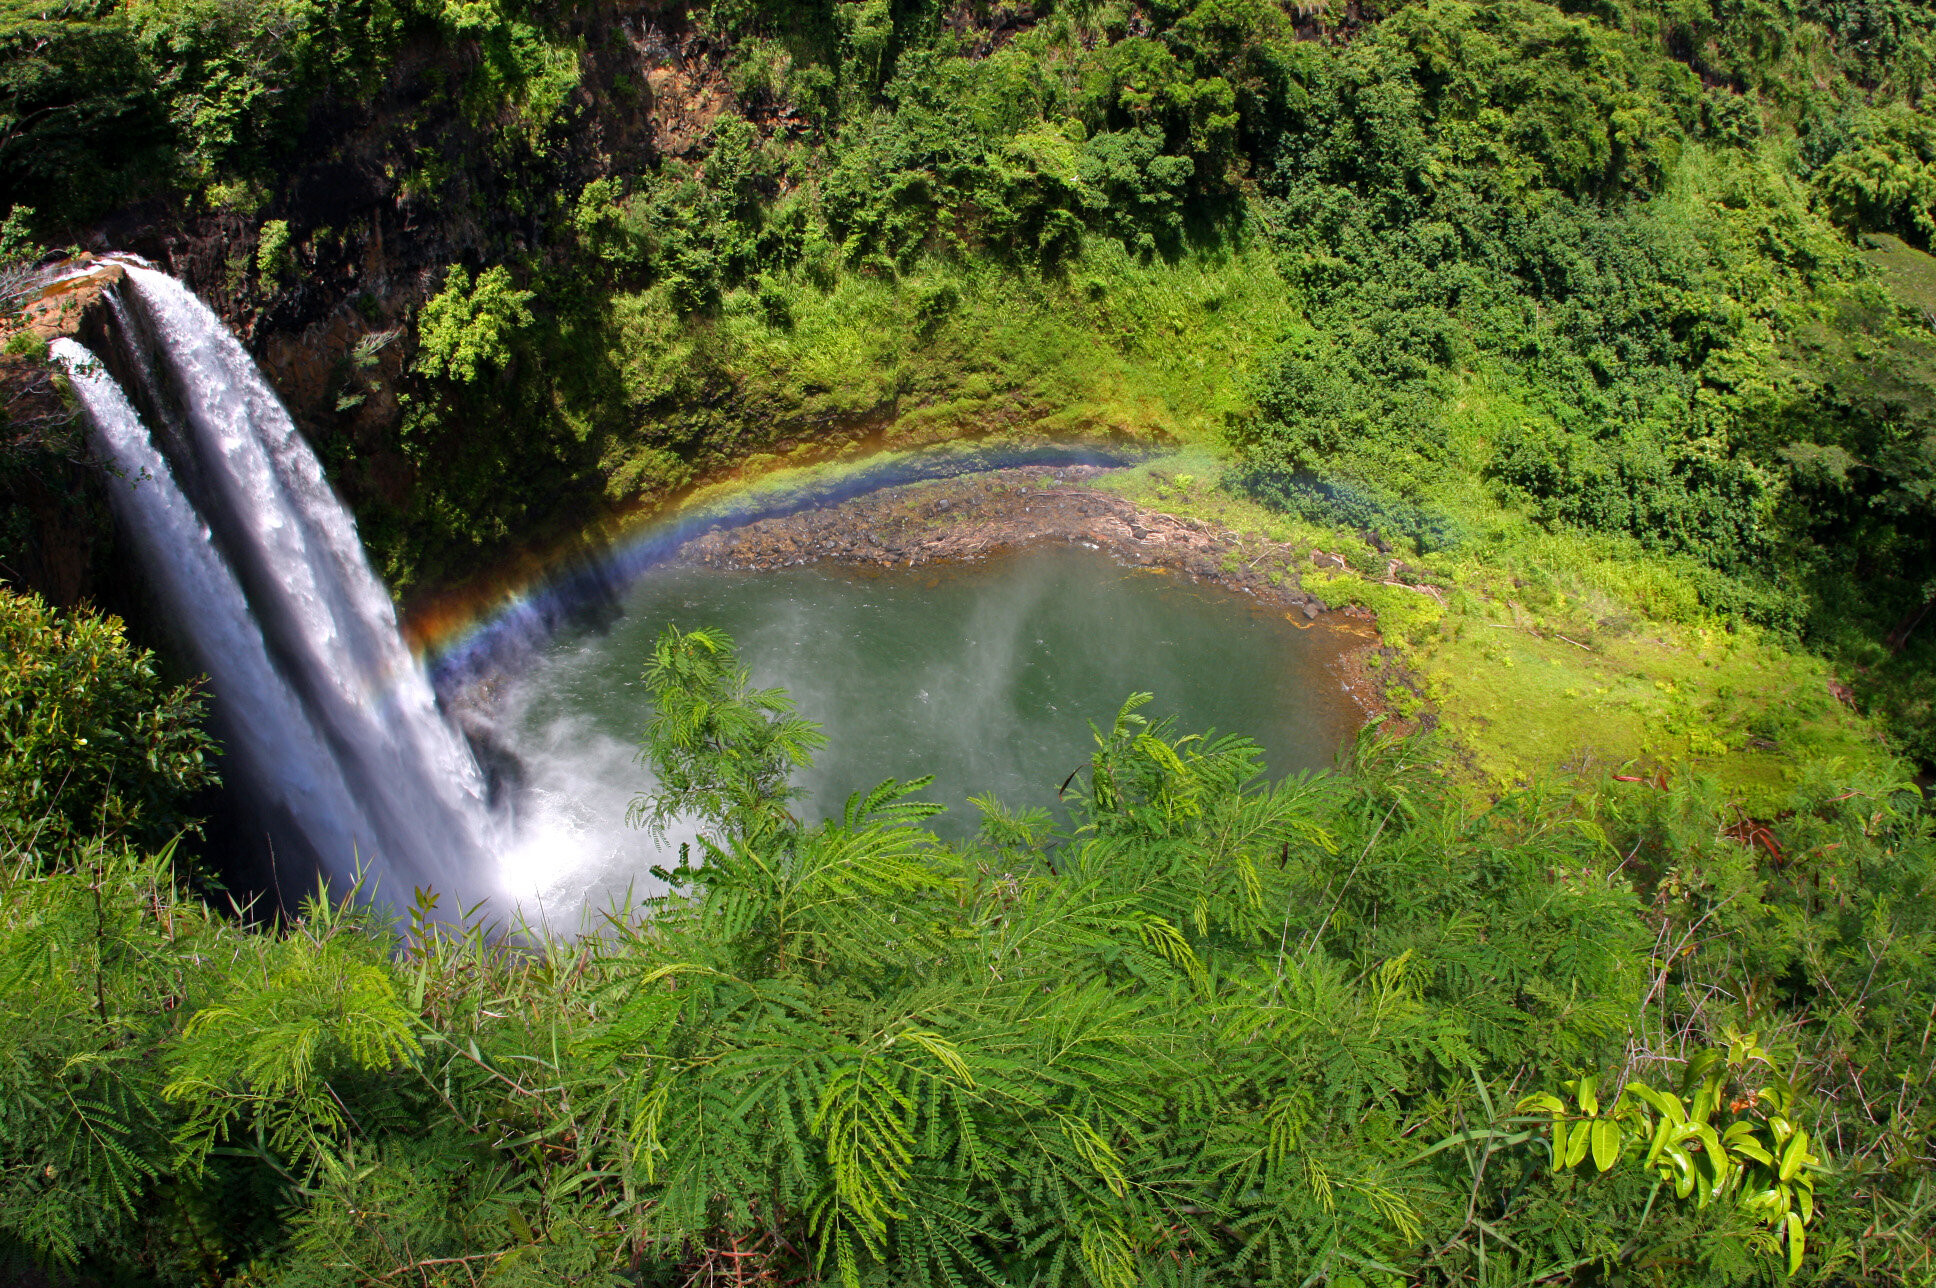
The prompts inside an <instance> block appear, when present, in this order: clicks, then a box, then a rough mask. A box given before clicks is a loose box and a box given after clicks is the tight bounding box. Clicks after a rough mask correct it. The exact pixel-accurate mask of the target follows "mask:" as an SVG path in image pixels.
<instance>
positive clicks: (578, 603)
mask: <svg viewBox="0 0 1936 1288" xmlns="http://www.w3.org/2000/svg"><path fill="white" fill-rule="evenodd" d="M1146 455H1147V452H1146V451H1144V450H1139V449H1136V448H1134V447H1113V446H1097V445H1093V444H1070V443H1055V442H1041V441H1037V442H1014V441H1010V440H1000V441H994V440H986V439H984V440H978V441H970V442H957V443H950V444H944V445H940V446H934V447H926V448H920V449H914V450H904V451H881V452H877V453H874V454H872V455H869V456H865V457H862V458H859V459H856V460H846V461H834V462H828V463H825V464H821V465H816V466H807V467H803V468H798V469H789V470H780V471H775V472H772V473H769V474H764V475H761V476H759V477H757V478H753V479H750V480H744V481H737V482H733V483H728V484H721V485H716V486H714V487H712V488H709V489H706V490H705V491H703V492H701V493H700V494H698V495H696V496H694V497H693V498H691V499H689V500H688V501H687V502H685V503H684V504H682V505H679V506H678V507H676V508H675V509H673V510H671V511H670V512H665V511H660V512H654V513H651V514H646V515H641V516H638V517H636V518H633V519H630V520H625V521H620V522H617V523H615V524H614V525H613V526H612V527H611V528H610V530H609V531H606V532H594V533H591V534H587V535H586V536H584V537H582V538H580V539H579V540H577V541H574V542H571V543H568V544H566V545H563V546H560V547H558V548H556V549H554V550H552V551H551V552H549V553H548V554H546V555H544V556H541V557H537V558H530V559H527V560H525V561H524V562H523V563H522V564H521V565H520V566H519V567H518V568H517V569H516V570H515V571H514V572H510V573H507V574H505V575H502V576H500V577H498V578H496V579H494V580H487V581H485V582H483V583H481V584H480V585H479V586H477V587H475V588H472V589H470V590H467V591H464V592H461V593H456V594H451V595H447V596H444V597H441V598H439V599H436V600H434V601H432V602H430V603H427V604H425V605H422V606H420V607H417V608H415V609H413V610H412V611H411V613H410V614H409V617H408V619H407V620H406V622H405V623H404V630H405V634H406V636H407V638H408V639H409V640H410V643H411V646H412V647H413V648H414V649H415V650H416V651H417V652H418V654H419V656H421V657H422V659H423V661H424V663H425V665H426V666H427V667H428V668H429V671H430V674H431V677H432V680H433V682H434V683H435V684H436V686H437V688H438V690H439V691H440V692H443V693H451V692H456V691H461V690H463V689H465V688H467V687H468V686H471V685H473V684H476V683H477V682H479V681H481V680H484V679H486V678H488V677H491V676H493V675H497V674H503V673H505V672H508V671H513V670H516V669H518V668H519V667H520V666H521V665H522V664H523V662H524V660H525V659H527V658H529V657H531V656H532V655H533V654H534V653H535V652H536V650H538V649H539V648H541V647H542V646H543V644H544V643H545V642H546V641H547V640H549V639H551V638H552V636H553V635H555V634H556V633H557V631H558V630H560V629H561V628H563V627H565V626H568V625H570V624H572V623H576V622H584V621H587V620H596V619H597V617H598V616H600V615H601V614H608V613H613V612H616V611H617V610H616V605H617V603H618V599H619V596H620V595H621V594H622V593H623V592H624V590H625V588H626V587H627V586H629V585H631V584H632V583H633V582H634V581H636V580H637V579H638V578H639V577H640V576H642V575H643V574H645V573H646V572H648V571H650V570H651V569H652V568H654V567H657V566H659V565H661V564H664V563H665V562H667V561H668V560H670V559H671V558H672V557H673V556H674V555H675V554H677V552H678V551H679V549H680V548H681V547H682V546H684V545H686V544H687V543H688V542H690V541H693V540H695V539H696V538H698V537H701V536H704V535H705V534H706V533H708V532H713V531H718V530H722V529H732V528H739V527H745V526H747V525H748V524H752V523H756V522H758V521H760V520H762V519H771V518H783V517H786V516H788V515H793V514H799V513H801V512H802V511H806V510H813V509H819V508H822V507H825V506H830V505H837V504H839V503H840V502H842V501H847V500H851V499H853V498H855V497H859V496H863V495H866V494H867V493H870V492H877V491H880V490H882V489H884V488H890V487H899V486H902V485H905V484H909V483H919V482H925V481H929V480H934V479H946V478H957V477H961V476H963V475H969V474H978V473H986V472H988V471H990V470H998V469H1012V468H1017V467H1022V466H1036V467H1043V468H1064V467H1068V466H1075V465H1102V466H1117V465H1127V464H1131V463H1134V462H1135V461H1137V460H1140V459H1142V458H1143V457H1144V456H1146Z"/></svg>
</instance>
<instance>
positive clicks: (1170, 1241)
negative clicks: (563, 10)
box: [0, 599, 1936, 1288]
mask: <svg viewBox="0 0 1936 1288" xmlns="http://www.w3.org/2000/svg"><path fill="white" fill-rule="evenodd" d="M7 608H8V611H9V613H10V614H15V615H18V616H19V617H21V618H22V620H25V621H28V622H33V621H35V620H38V617H39V615H40V614H41V613H42V610H41V609H40V608H39V607H38V606H37V605H35V604H33V603H31V602H27V601H16V600H12V599H9V600H8V601H7ZM75 629H76V630H77V631H78V632H80V633H86V632H96V633H99V634H100V635H101V636H102V637H103V638H106V637H111V636H112V635H113V634H114V633H115V631H116V629H117V628H116V627H115V626H114V625H113V624H112V623H104V622H100V621H88V622H85V623H81V624H76V626H75ZM100 655H101V656H103V657H104V658H109V657H110V656H111V657H112V660H111V661H110V662H108V663H105V665H107V666H108V668H109V669H110V670H111V671H112V672H113V674H114V676H115V677H116V678H117V679H118V680H119V681H120V682H122V686H123V687H118V688H117V689H116V692H117V693H119V694H121V695H123V696H122V697H121V699H120V701H119V703H118V704H117V708H118V712H119V715H120V717H121V718H122V719H124V720H126V721H127V722H128V723H129V725H130V727H143V726H144V725H145V722H147V721H149V720H150V719H151V718H152V717H154V716H155V715H156V714H157V713H173V712H175V711H177V710H179V709H180V707H181V705H182V704H183V703H186V702H188V701H190V699H189V698H188V697H187V696H186V695H185V694H183V693H181V692H176V693H172V694H164V695H159V696H157V695H155V694H153V693H147V692H143V693H141V694H139V695H138V696H137V695H136V694H135V693H134V692H133V691H132V690H130V689H128V688H127V687H125V685H127V684H135V683H137V682H139V681H140V680H141V678H142V677H143V676H144V675H145V669H144V668H145V661H144V659H143V658H141V657H140V656H139V655H137V654H133V653H131V652H129V651H127V650H126V649H125V647H123V648H121V649H120V650H119V651H118V653H117V652H116V651H115V650H114V649H113V648H112V647H107V648H105V649H104V650H103V651H102V652H101V654H100ZM644 680H645V682H646V683H648V684H649V685H650V686H651V687H652V690H653V692H654V693H655V694H656V695H657V714H656V716H655V718H654V720H653V722H652V723H651V725H650V727H649V728H647V729H646V730H644V731H642V732H643V742H642V754H643V759H644V762H645V765H646V767H647V768H648V769H650V770H651V771H653V772H654V773H655V774H656V775H657V776H658V777H659V778H660V779H661V780H662V781H664V782H666V783H668V784H671V785H672V791H671V795H670V796H669V797H667V798H663V799H659V800H653V799H650V798H648V799H646V800H642V801H641V809H640V815H641V817H642V818H643V819H645V820H647V821H651V822H653V823H654V825H655V826H657V827H659V828H661V829H664V828H666V827H668V826H669V827H671V828H672V829H673V830H672V831H671V832H670V833H669V834H670V835H672V836H674V837H680V836H682V835H685V834H684V833H682V832H681V831H680V829H679V827H678V825H677V823H676V822H675V821H673V820H672V819H671V817H670V811H671V810H673V809H678V810H682V811H687V813H686V817H688V818H700V819H703V820H704V821H705V822H704V827H703V830H702V832H701V833H700V834H699V835H697V836H690V837H689V838H688V843H687V847H686V849H685V850H684V851H682V853H683V854H685V855H686V858H685V859H684V861H682V862H681V864H680V865H679V866H678V868H677V869H676V870H675V871H672V872H667V873H664V874H663V875H664V876H665V877H666V878H667V879H668V880H669V881H670V882H671V885H670V887H669V890H668V893H666V894H664V895H663V896H661V897H657V898H654V899H650V900H646V901H645V902H644V903H642V904H640V905H638V906H636V907H631V908H617V909H613V910H611V913H610V918H609V921H608V923H607V924H606V925H605V926H604V927H603V929H602V931H601V933H599V934H597V935H594V936H590V937H586V938H580V939H564V938H554V937H547V936H542V935H537V934H532V933H527V934H526V935H525V936H523V937H522V938H513V939H505V938H502V937H500V936H499V935H498V934H496V933H494V932H492V931H491V930H487V929H486V921H487V919H488V918H489V917H490V916H491V915H492V914H491V912H490V911H489V910H483V911H481V912H478V913H475V914H473V915H470V916H468V917H462V918H459V917H454V916H450V915H447V914H448V911H449V910H443V911H444V912H445V914H446V915H443V916H441V917H440V916H439V911H440V910H438V909H437V908H436V907H435V902H436V900H435V896H434V895H432V894H431V893H429V892H422V891H420V892H418V894H417V897H416V901H415V907H414V909H412V911H411V913H410V915H409V917H408V918H407V919H405V920H403V921H400V922H397V923H392V922H390V921H387V920H386V919H384V918H383V917H381V916H379V915H377V914H375V913H373V912H371V911H369V910H368V909H367V907H364V908H359V907H358V906H357V905H356V904H354V903H352V902H351V901H350V900H348V899H346V898H343V897H341V896H342V895H343V893H344V892H336V894H334V895H332V894H329V893H319V895H318V896H317V897H316V898H315V899H313V900H312V901H310V902H309V903H308V904H306V905H305V906H304V908H303V910H302V913H301V915H300V916H295V917H291V918H287V919H283V920H281V921H279V922H277V923H274V924H268V923H261V924H258V923H252V922H250V921H248V920H247V919H245V918H243V917H241V916H239V915H237V913H235V912H234V911H232V910H227V909H225V908H223V907H221V906H219V904H218V903H216V902H212V901H211V900H209V899H207V898H204V897H201V896H198V895H196V894H195V893H193V892H191V891H190V890H189V889H187V888H186V887H184V886H183V885H182V884H181V882H180V881H179V879H178V876H177V872H176V870H175V869H174V868H173V867H172V866H171V863H170V855H169V853H168V851H167V850H166V849H164V850H163V851H162V852H160V853H159V854H155V853H152V852H148V851H144V850H142V849H139V848H137V847H134V846H131V845H130V844H128V842H127V839H126V837H125V835H121V834H116V835H108V836H102V837H100V838H98V839H96V840H95V841H94V842H93V843H92V844H91V845H86V846H82V847H80V848H72V849H69V850H66V851H63V852H62V853H60V854H57V855H50V854H47V853H43V852H41V851H39V850H38V849H37V848H36V847H37V845H38V844H39V842H38V840H37V834H36V832H35V831H34V829H33V826H32V820H27V821H26V822H25V823H23V822H22V821H20V820H16V819H12V818H8V819H6V820H0V823H3V824H4V827H5V832H4V844H5V847H6V848H5V864H4V867H3V868H0V890H3V893H4V898H0V1039H3V1040H0V1258H10V1259H11V1260H8V1261H5V1262H4V1264H5V1265H6V1266H7V1267H9V1268H10V1270H11V1272H13V1273H25V1272H29V1271H28V1267H29V1266H30V1264H38V1265H39V1266H41V1267H43V1268H44V1272H45V1273H47V1274H49V1275H51V1276H52V1279H53V1282H67V1281H70V1280H69V1277H70V1276H74V1275H79V1276H82V1277H83V1279H82V1280H81V1281H85V1282H101V1283H122V1282H127V1283H159V1284H184V1285H187V1284H224V1283H227V1284H288V1285H295V1284H329V1285H341V1284H364V1285H378V1284H417V1285H470V1284H498V1285H510V1284H545V1285H555V1284H564V1283H597V1284H656V1283H665V1284H700V1283H704V1284H720V1283H733V1284H741V1285H744V1284H753V1283H780V1282H800V1281H802V1280H803V1279H804V1280H807V1281H821V1280H824V1281H829V1282H832V1281H839V1282H842V1283H846V1284H872V1283H879V1284H890V1283H892V1284H906V1283H919V1284H947V1285H957V1284H970V1283H991V1284H1004V1283H1012V1284H1022V1283H1034V1284H1043V1285H1053V1284H1071V1285H1075V1284H1086V1285H1094V1286H1096V1288H1128V1286H1129V1285H1132V1284H1138V1283H1178V1284H1299V1283H1303V1284H1333V1285H1397V1284H1405V1283H1411V1284H1530V1283H1554V1284H1558V1283H1569V1284H1578V1283H1602V1284H1615V1283H1626V1284H1660V1285H1669V1284H1671V1285H1691V1284H1735V1283H1762V1282H1775V1281H1782V1282H1794V1283H1818V1284H1850V1283H1865V1284H1912V1283H1919V1282H1922V1281H1923V1280H1924V1278H1925V1277H1926V1275H1927V1272H1928V1267H1929V1257H1930V1251H1929V1250H1930V1247H1931V1237H1932V1234H1936V1195H1932V1194H1931V1193H1930V1190H1929V1176H1930V1167H1931V1163H1932V1159H1931V1158H1930V1153H1929V1148H1930V1146H1929V1142H1930V1140H1931V1132H1932V1129H1936V1098H1933V1097H1932V1092H1936V1071H1933V1070H1932V1064H1933V1062H1936V1054H1933V1053H1932V1052H1931V1050H1930V1047H1929V1015H1930V1013H1931V1011H1932V1007H1936V970H1932V967H1933V966H1936V924H1933V923H1932V909H1936V897H1932V896H1936V832H1932V828H1931V820H1930V817H1929V815H1928V813H1927V811H1925V810H1924V809H1923V808H1922V805H1921V800H1920V796H1919V795H1918V794H1917V793H1916V792H1915V791H1914V790H1913V789H1912V788H1910V787H1908V786H1907V785H1906V784H1899V783H1896V782H1892V781H1889V780H1886V779H1881V780H1876V781H1865V782H1856V783H1835V784H1830V783H1827V782H1826V781H1824V782H1814V783H1809V784H1806V785H1804V786H1803V787H1802V788H1801V789H1800V790H1798V791H1797V792H1796V793H1795V795H1794V797H1793V799H1792V801H1791V802H1790V805H1791V808H1790V810H1789V811H1787V812H1786V813H1785V814H1784V815H1783V816H1782V817H1781V818H1779V819H1776V820H1772V821H1770V822H1767V823H1760V822H1753V821H1750V820H1746V819H1744V818H1742V817H1741V816H1740V815H1739V814H1738V813H1735V812H1733V811H1732V810H1731V809H1730V808H1729V806H1728V805H1727V803H1726V801H1725V800H1724V799H1722V798H1720V797H1718V796H1717V795H1716V794H1714V793H1713V792H1712V791H1711V789H1710V788H1708V787H1707V786H1705V785H1704V784H1703V783H1701V782H1699V781H1695V780H1678V781H1658V782H1651V783H1622V782H1617V781H1611V780H1609V781H1605V782H1601V783H1595V784H1588V785H1586V786H1585V787H1584V788H1581V789H1577V790H1568V791H1560V790H1553V789H1539V790H1534V791H1529V792H1524V793H1521V794H1518V795H1516V796H1512V797H1509V798H1507V799H1504V800H1501V801H1500V802H1498V803H1497V804H1496V805H1494V806H1493V807H1491V808H1490V809H1486V810H1483V811H1477V812H1475V811H1474V810H1473V809H1471V808H1470V807H1469V806H1468V805H1467V804H1465V803H1464V802H1463V799H1462V798H1461V797H1459V796H1458V795H1455V794H1453V793H1450V792H1448V791H1447V790H1446V780H1445V778H1444V776H1443V773H1442V771H1441V768H1440V767H1439V766H1437V765H1436V764H1435V763H1434V760H1435V757H1434V753H1433V749H1432V747H1431V745H1430V744H1429V743H1423V742H1418V741H1398V740H1392V739H1389V738H1385V737H1383V736H1381V735H1380V734H1378V733H1377V732H1376V731H1375V730H1373V731H1371V732H1368V733H1367V734H1366V736H1365V737H1364V738H1362V739H1361V740H1360V741H1359V743H1358V744H1357V746H1356V748H1355V750H1354V751H1352V752H1351V754H1350V755H1349V757H1348V762H1349V763H1348V765H1347V766H1346V767H1345V768H1346V770H1347V772H1343V773H1340V774H1326V775H1315V776H1304V777H1294V778H1290V779H1286V780H1284V781H1281V782H1275V783H1272V782H1266V781H1264V780H1262V779H1261V778H1260V777H1259V775H1258V759H1257V750H1256V748H1255V747H1254V746H1253V745H1252V744H1250V743H1249V742H1247V741H1245V740H1244V739H1241V738H1236V737H1229V736H1220V735H1214V734H1206V735H1204V736H1200V737H1199V736H1195V735H1188V736H1179V734H1178V732H1177V731H1175V730H1173V729H1171V728H1168V727H1166V726H1164V725H1162V724H1150V723H1147V722H1145V721H1144V719H1143V718H1142V717H1141V716H1140V715H1139V714H1138V710H1137V708H1138V706H1139V704H1140V703H1141V701H1142V700H1143V699H1142V698H1141V697H1131V698H1130V700H1129V701H1128V702H1127V703H1126V704H1125V705H1124V707H1123V709H1122V712H1121V714H1120V715H1119V716H1118V717H1117V719H1116V721H1115V722H1114V724H1113V726H1112V727H1110V728H1107V729H1099V730H1097V733H1096V744H1095V752H1094V755H1093V758H1092V760H1091V762H1090V764H1089V765H1088V766H1087V768H1086V770H1085V771H1084V772H1083V773H1082V774H1081V775H1080V776H1079V777H1078V779H1077V780H1076V781H1075V782H1074V783H1072V785H1071V788H1070V795H1069V800H1068V809H1067V812H1066V815H1065V816H1064V817H1062V818H1060V819H1052V818H1050V817H1048V816H1047V815H1046V814H1045V813H1042V812H1039V811H1037V812H1031V813H1025V814H1022V815H1016V814H1014V813H1012V812H1010V811H1008V810H1006V809H1004V808H1003V807H1002V806H1001V804H1000V803H999V802H996V801H993V800H985V801H982V802H979V807H980V809H981V810H982V813H983V818H982V825H981V829H980V832H979V834H978V836H977V837H976V839H975V840H974V841H972V842H971V843H968V844H965V845H962V846H959V847H956V846H949V845H946V844H943V843H941V842H939V841H938V840H937V839H936V838H935V836H934V835H933V834H932V833H930V832H928V831H926V830H925V829H924V828H923V826H922V820H923V819H924V818H925V817H927V816H928V815H929V814H930V813H931V808H932V807H924V806H922V805H919V804H917V803H915V802H916V801H918V799H919V794H920V789H921V787H922V785H923V782H924V781H925V780H919V779H917V780H914V781H912V782H898V781H895V780H889V781H887V782H885V783H883V784H882V785H881V787H880V788H879V789H878V790H876V791H874V792H873V793H871V794H870V795H869V796H868V797H867V798H865V799H860V798H858V797H856V798H854V799H851V800H850V801H849V802H848V803H847V805H846V807H845V808H844V810H842V811H841V813H840V815H839V816H838V817H834V818H829V819H826V820H824V821H801V820H799V819H796V818H795V817H794V816H793V815H792V814H791V813H790V812H789V811H788V809H787V808H786V800H787V792H786V789H785V782H786V779H787V775H788V774H789V772H790V771H791V770H793V769H796V768H799V767H800V766H802V765H804V764H806V763H807V762H808V761H809V760H810V759H811V755H812V751H813V748H814V746H815V745H816V734H815V731H814V730H813V728H812V727H811V726H810V725H809V724H807V723H806V722H804V721H802V720H801V719H800V717H798V716H797V715H796V714H795V713H794V712H793V710H792V708H791V705H790V703H789V702H788V701H787V700H786V697H785V695H784V694H781V693H777V692H773V691H760V690H754V689H751V688H750V687H749V684H748V680H747V675H746V673H745V671H744V669H743V668H741V667H739V666H738V664H737V662H736V660H735V657H734V654H733V651H732V647H731V641H730V640H727V639H726V638H724V637H723V636H720V635H718V634H714V633H708V632H698V633H695V634H692V635H680V634H678V633H676V632H674V631H670V630H668V632H667V633H666V634H665V635H664V636H663V637H662V638H661V640H660V642H659V645H658V649H657V654H656V656H655V658H654V659H652V661H651V663H650V665H649V666H648V669H647V673H646V675H645V677H644ZM151 702H158V705H157V706H154V707H152V708H150V707H149V706H148V705H147V704H148V703H151ZM66 710H67V707H66V705H65V700H64V699H59V698H55V699H47V700H43V701H40V702H38V703H37V704H35V705H33V706H32V707H31V708H30V711H31V712H32V713H34V714H32V715H31V717H30V718H31V719H32V720H33V721H35V722H36V723H37V724H38V725H39V726H42V727H44V729H47V730H52V729H55V728H60V727H65V726H64V721H65V720H66V715H65V712H66ZM164 772H165V767H164ZM178 786H179V784H178ZM63 790H67V789H63ZM61 804H62V801H61V800H60V799H58V798H57V799H55V800H54V801H52V802H50V808H58V807H59V806H60V805H61ZM497 929H499V930H501V929H502V927H501V926H500V927H498V928H497Z"/></svg>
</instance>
